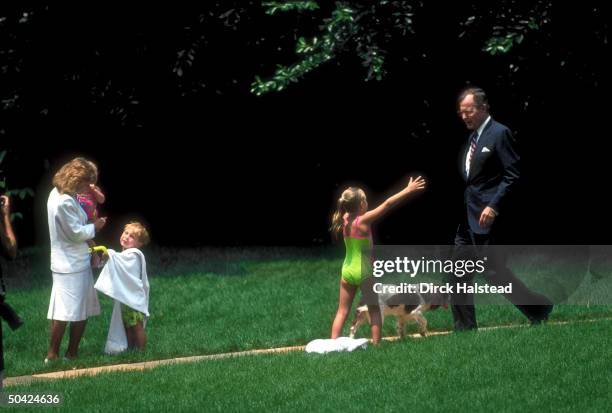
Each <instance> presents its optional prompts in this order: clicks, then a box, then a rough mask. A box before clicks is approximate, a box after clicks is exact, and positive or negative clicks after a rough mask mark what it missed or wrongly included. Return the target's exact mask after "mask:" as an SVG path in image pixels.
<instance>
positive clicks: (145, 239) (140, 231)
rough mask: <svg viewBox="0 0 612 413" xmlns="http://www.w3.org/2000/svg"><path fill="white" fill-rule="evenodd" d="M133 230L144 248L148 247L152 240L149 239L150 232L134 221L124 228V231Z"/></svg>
mask: <svg viewBox="0 0 612 413" xmlns="http://www.w3.org/2000/svg"><path fill="white" fill-rule="evenodd" d="M128 229H129V230H131V231H132V234H133V235H134V237H136V239H137V240H138V242H140V243H141V244H142V245H143V246H145V245H147V244H148V243H149V241H150V240H151V238H150V237H149V231H147V229H146V228H145V226H144V225H142V224H141V223H140V222H138V221H132V222H130V223H128V224H126V225H125V227H123V230H124V231H127V230H128Z"/></svg>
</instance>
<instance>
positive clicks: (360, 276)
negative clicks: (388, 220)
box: [342, 217, 372, 286]
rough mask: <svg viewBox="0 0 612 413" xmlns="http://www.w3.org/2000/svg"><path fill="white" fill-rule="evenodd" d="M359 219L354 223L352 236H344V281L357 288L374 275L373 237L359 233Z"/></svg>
mask: <svg viewBox="0 0 612 413" xmlns="http://www.w3.org/2000/svg"><path fill="white" fill-rule="evenodd" d="M359 219H360V217H357V218H356V219H355V220H354V221H353V225H351V231H350V234H348V236H347V234H346V233H345V234H344V247H345V248H346V256H345V257H344V262H343V263H342V279H343V280H344V281H346V282H347V283H349V284H351V285H355V286H360V285H361V283H362V282H363V281H364V280H365V279H366V278H367V277H368V276H370V275H371V273H372V271H371V253H372V236H371V234H370V233H368V234H365V236H364V235H360V234H359V233H358V231H357V229H356V228H357V227H358V226H359ZM345 227H346V223H345Z"/></svg>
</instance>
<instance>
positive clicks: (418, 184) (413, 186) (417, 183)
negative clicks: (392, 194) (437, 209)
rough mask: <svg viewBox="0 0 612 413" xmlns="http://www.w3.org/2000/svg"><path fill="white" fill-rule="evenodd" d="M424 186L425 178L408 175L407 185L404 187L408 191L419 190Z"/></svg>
mask: <svg viewBox="0 0 612 413" xmlns="http://www.w3.org/2000/svg"><path fill="white" fill-rule="evenodd" d="M424 188H425V180H424V179H423V178H421V177H420V176H419V177H418V178H416V179H414V178H412V177H410V181H408V185H406V189H407V190H408V192H414V191H420V190H421V189H424Z"/></svg>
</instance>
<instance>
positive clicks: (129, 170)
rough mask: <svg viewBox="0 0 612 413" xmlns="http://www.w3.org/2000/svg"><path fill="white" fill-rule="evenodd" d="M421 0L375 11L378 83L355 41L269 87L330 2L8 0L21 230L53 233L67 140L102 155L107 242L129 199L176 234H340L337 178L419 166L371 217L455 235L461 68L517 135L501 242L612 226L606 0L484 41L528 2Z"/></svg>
mask: <svg viewBox="0 0 612 413" xmlns="http://www.w3.org/2000/svg"><path fill="white" fill-rule="evenodd" d="M358 3H359V4H361V3H363V2H355V4H358ZM394 3H406V2H394ZM411 3H414V4H415V11H414V16H413V24H412V28H413V32H411V33H408V34H406V35H398V34H397V33H395V32H393V31H392V30H391V29H389V33H387V34H388V36H382V35H385V33H382V34H381V33H380V30H382V31H383V32H385V30H386V29H385V27H382V28H381V27H378V26H373V27H374V28H373V29H372V30H378V31H379V32H377V33H378V34H379V35H381V36H382V37H381V38H384V40H381V41H382V43H381V44H384V50H381V53H383V54H384V56H385V66H384V70H385V72H386V74H385V76H384V77H383V78H382V80H381V81H376V80H368V81H365V80H364V78H366V77H367V74H368V67H367V66H366V67H364V66H363V58H362V56H360V55H359V53H357V52H356V49H355V48H356V47H357V46H358V45H351V44H350V42H349V43H347V44H346V47H343V48H339V49H338V50H337V51H336V54H335V55H334V58H333V59H332V60H330V61H329V62H327V63H325V64H323V65H321V66H320V67H318V68H317V69H316V70H314V71H313V72H311V73H308V74H306V75H305V76H304V77H303V78H302V79H301V80H300V81H299V82H298V83H293V84H291V85H290V86H289V87H288V88H287V89H285V90H284V91H282V92H278V93H276V92H274V93H268V94H265V95H263V96H259V97H258V96H255V95H254V94H252V93H251V92H250V88H251V84H252V82H253V81H254V79H255V76H256V75H259V76H261V77H262V78H266V77H267V76H270V75H272V74H273V72H274V70H275V68H276V66H277V64H282V65H290V64H291V63H292V62H295V61H296V59H297V57H296V56H295V53H294V48H295V44H296V42H297V40H298V38H299V37H300V36H306V37H310V36H316V35H317V34H318V33H320V25H321V23H322V21H323V19H325V18H326V16H328V15H329V13H330V12H331V11H332V10H333V8H334V7H336V5H335V4H332V3H329V4H327V3H326V4H323V3H321V5H320V6H321V8H320V9H318V10H316V11H313V12H300V13H280V14H276V15H274V16H270V15H267V14H265V13H264V10H265V8H263V7H262V6H261V4H260V3H259V2H254V1H229V0H228V1H217V2H201V3H199V4H191V3H186V4H176V3H172V4H171V3H166V4H155V3H146V4H145V3H125V2H123V3H121V4H112V3H105V4H104V5H98V6H91V5H85V4H83V3H62V4H51V2H32V3H18V4H17V3H15V2H13V4H3V5H2V6H1V7H2V12H0V36H1V39H2V40H1V46H0V47H1V55H0V59H1V76H2V80H1V98H2V107H1V108H0V109H1V110H0V117H1V118H0V139H1V141H0V142H2V146H5V147H7V148H10V150H9V153H8V154H7V158H6V160H5V163H4V164H3V165H2V167H3V168H2V169H3V171H4V173H5V174H6V176H7V181H8V184H9V185H11V186H15V187H24V186H26V187H32V188H33V189H35V190H36V197H35V199H34V201H32V200H28V199H25V200H23V201H21V200H18V199H17V200H16V201H15V202H16V205H15V206H16V208H18V209H20V210H21V211H23V213H24V219H23V220H22V221H20V222H18V224H17V225H18V230H19V236H20V240H21V242H22V245H28V244H34V243H40V244H43V243H45V242H46V232H45V231H46V221H45V209H44V207H45V202H46V196H47V194H48V191H49V190H50V180H51V175H52V172H53V171H55V170H56V169H57V168H58V167H59V166H60V165H61V163H62V162H64V161H66V160H68V159H69V158H70V157H72V156H74V155H85V156H88V157H91V158H92V159H94V160H96V161H97V162H98V164H99V166H100V170H101V176H100V184H101V186H102V187H103V189H104V190H105V191H106V193H107V197H108V202H107V203H106V204H105V205H104V210H105V212H106V213H107V214H108V216H109V217H110V220H111V223H112V225H110V226H109V228H108V229H107V230H105V233H104V234H101V241H102V242H106V243H112V242H115V240H116V238H117V237H118V231H119V228H120V225H121V224H123V223H124V222H125V221H126V220H127V219H129V218H132V217H140V218H141V219H144V220H146V221H147V222H148V223H149V225H150V226H151V228H152V233H153V236H154V239H155V240H156V241H157V242H158V243H160V244H166V245H196V244H198V245H199V244H203V245H249V244H259V245H313V244H322V243H328V242H329V236H328V234H327V226H328V219H329V215H330V214H331V212H332V208H333V207H334V203H335V199H336V197H337V195H338V194H339V192H340V190H341V189H342V188H344V187H345V186H346V185H348V184H358V185H361V186H364V187H365V188H366V189H367V192H368V194H370V201H371V203H376V202H378V201H381V200H382V199H384V196H386V195H389V194H390V193H391V192H392V191H393V190H396V189H399V188H400V186H401V184H402V183H403V182H404V181H405V179H406V177H407V176H408V174H410V173H412V172H414V173H420V174H424V175H425V176H426V177H427V178H428V181H429V188H428V191H427V192H426V193H424V194H422V195H421V196H420V197H419V199H415V200H414V202H409V203H407V204H406V206H405V207H402V208H400V209H398V210H396V211H394V212H393V213H392V214H391V215H390V216H389V217H388V218H387V219H385V220H384V222H381V223H380V224H379V225H377V227H376V233H377V238H378V241H379V242H384V243H398V244H401V243H451V242H452V240H453V236H454V231H455V228H456V224H457V220H458V214H459V210H460V207H461V199H462V195H461V192H462V186H461V185H462V182H461V178H460V176H459V172H458V154H459V151H460V149H461V146H462V145H463V144H464V142H465V140H466V139H467V133H466V131H465V129H464V127H463V125H462V124H461V123H460V122H459V120H458V119H457V117H456V115H455V110H456V108H455V99H456V96H457V94H458V92H459V91H460V89H461V88H463V87H464V86H465V85H466V84H468V83H474V84H477V85H480V86H481V87H483V88H485V89H486V90H487V91H488V93H489V95H490V98H491V105H492V114H493V116H494V117H495V118H496V119H497V120H499V121H501V122H502V123H505V124H508V125H509V126H511V128H512V129H513V130H514V131H515V132H516V137H517V140H518V142H519V145H520V151H521V154H522V158H523V176H524V179H523V182H522V186H521V188H520V191H519V192H518V193H517V194H516V195H517V196H516V197H515V200H516V203H515V205H514V206H513V208H512V210H511V211H508V213H507V215H506V217H507V218H508V219H509V220H510V225H511V228H512V231H511V232H510V233H509V237H508V239H507V242H514V243H568V244H570V243H576V244H588V243H607V244H609V243H610V238H611V237H612V235H610V234H611V231H610V230H612V226H611V225H610V224H611V223H612V219H611V218H610V214H609V210H610V202H609V201H608V192H609V191H608V188H609V178H610V175H611V174H610V169H609V166H608V165H609V161H608V155H607V151H606V150H605V149H606V148H607V140H608V138H609V132H608V130H607V128H606V124H607V122H606V118H607V116H608V114H609V109H610V108H609V104H608V101H607V100H606V99H605V98H606V97H607V93H605V92H604V91H607V90H608V88H609V73H610V70H609V69H610V68H609V64H608V63H607V57H608V56H609V55H610V53H609V44H608V25H607V21H608V19H609V16H608V7H607V6H606V5H605V4H603V3H601V4H600V3H599V2H595V1H590V0H589V1H584V2H580V4H578V3H567V4H561V2H555V4H554V5H552V2H549V3H550V4H548V7H547V8H545V9H546V10H547V13H549V14H548V15H547V17H546V18H542V16H539V17H540V20H545V21H546V23H543V24H542V25H541V26H540V27H539V28H538V29H537V30H533V31H530V32H529V33H527V34H526V35H525V39H524V40H523V41H522V42H521V43H520V44H516V45H514V47H513V48H512V49H511V50H510V51H509V52H507V53H504V54H500V55H495V56H492V55H491V54H490V53H487V52H486V51H484V50H483V48H484V46H485V44H486V42H487V40H488V39H490V38H491V36H494V35H495V34H496V30H497V31H499V30H500V29H499V28H498V29H495V27H498V26H499V24H502V26H503V24H504V23H507V24H508V25H510V26H511V25H512V24H513V20H512V16H513V13H512V10H515V11H516V10H519V11H520V10H523V9H525V10H527V8H526V6H525V5H524V4H523V3H520V2H512V1H505V2H500V3H499V4H498V5H497V7H495V8H494V7H493V6H491V4H490V2H484V1H473V2H468V3H465V2H464V3H461V4H459V3H457V4H454V5H445V6H444V9H445V10H443V11H442V10H440V5H439V4H437V3H436V4H434V3H432V2H428V4H421V3H420V2H411ZM417 3H418V5H417ZM532 3H533V2H532ZM535 3H546V2H535ZM417 6H418V7H417ZM521 7H522V8H521ZM529 10H531V9H529ZM527 11H528V10H527ZM527 11H525V13H527ZM517 13H518V12H517ZM515 14H516V13H515ZM364 24H374V23H368V22H367V21H366V22H365V23H364ZM510 26H509V27H510ZM502 31H503V30H502Z"/></svg>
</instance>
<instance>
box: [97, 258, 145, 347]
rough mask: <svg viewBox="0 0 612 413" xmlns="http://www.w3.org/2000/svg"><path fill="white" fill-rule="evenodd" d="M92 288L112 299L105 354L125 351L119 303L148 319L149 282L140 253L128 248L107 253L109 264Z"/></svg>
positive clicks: (125, 340) (125, 345)
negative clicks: (113, 300)
mask: <svg viewBox="0 0 612 413" xmlns="http://www.w3.org/2000/svg"><path fill="white" fill-rule="evenodd" d="M94 287H95V288H96V289H97V290H98V291H100V292H101V293H104V294H106V295H108V296H109V297H111V298H114V299H115V304H114V306H113V314H112V316H111V323H110V327H109V329H108V336H107V338H106V346H105V348H104V352H105V353H108V354H115V353H120V352H122V351H125V350H126V349H127V337H126V335H125V329H124V327H123V320H122V318H121V303H123V304H125V305H127V306H128V307H130V308H133V309H134V310H136V311H140V312H141V313H143V314H144V315H145V316H146V317H149V280H148V278H147V265H146V262H145V258H144V255H143V254H142V252H141V251H140V250H138V249H137V248H128V249H126V250H125V251H123V252H117V251H114V250H111V249H109V250H108V262H107V263H106V265H105V266H104V268H103V269H102V272H101V273H100V276H99V277H98V280H97V281H96V284H95V285H94ZM145 323H146V319H145Z"/></svg>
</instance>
